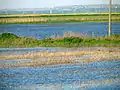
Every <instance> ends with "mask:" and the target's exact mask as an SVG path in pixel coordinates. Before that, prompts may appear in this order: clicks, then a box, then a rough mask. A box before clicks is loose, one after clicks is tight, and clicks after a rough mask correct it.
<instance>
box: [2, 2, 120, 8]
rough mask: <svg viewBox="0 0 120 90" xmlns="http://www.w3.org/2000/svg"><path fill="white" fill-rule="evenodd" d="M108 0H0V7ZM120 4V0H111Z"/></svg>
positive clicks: (29, 6) (60, 4) (78, 3)
mask: <svg viewBox="0 0 120 90" xmlns="http://www.w3.org/2000/svg"><path fill="white" fill-rule="evenodd" d="M108 2H109V0H0V9H17V8H48V7H55V6H66V5H88V4H107V3H108ZM113 4H120V0H113Z"/></svg>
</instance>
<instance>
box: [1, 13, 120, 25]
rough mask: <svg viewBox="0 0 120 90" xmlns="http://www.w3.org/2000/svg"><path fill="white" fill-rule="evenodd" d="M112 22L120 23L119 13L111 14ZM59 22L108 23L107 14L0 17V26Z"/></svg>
mask: <svg viewBox="0 0 120 90" xmlns="http://www.w3.org/2000/svg"><path fill="white" fill-rule="evenodd" d="M112 21H113V22H120V13H112ZM61 22H108V13H89V14H88V13H85V14H20V15H19V14H18V15H0V24H41V23H61Z"/></svg>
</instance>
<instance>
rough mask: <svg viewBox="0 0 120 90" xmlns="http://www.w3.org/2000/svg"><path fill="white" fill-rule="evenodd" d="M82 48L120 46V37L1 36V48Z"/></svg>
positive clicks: (6, 34) (5, 34)
mask: <svg viewBox="0 0 120 90" xmlns="http://www.w3.org/2000/svg"><path fill="white" fill-rule="evenodd" d="M82 46H106V47H107V46H120V35H112V36H110V37H108V36H102V37H99V38H89V37H87V38H82V37H73V36H71V37H61V38H57V39H51V38H48V39H43V40H37V39H35V38H26V37H18V36H16V35H14V34H12V33H3V34H0V47H1V48H11V47H13V48H15V47H19V48H20V47H82Z"/></svg>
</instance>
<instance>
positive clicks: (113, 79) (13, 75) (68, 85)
mask: <svg viewBox="0 0 120 90" xmlns="http://www.w3.org/2000/svg"><path fill="white" fill-rule="evenodd" d="M0 81H1V82H0V89H1V90H81V89H82V90H101V89H102V90H110V89H112V90H119V89H120V60H114V61H113V60H110V61H102V62H93V63H84V64H71V65H57V66H45V67H44V66H43V67H17V68H16V67H13V68H0Z"/></svg>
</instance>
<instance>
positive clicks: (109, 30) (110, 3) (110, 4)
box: [108, 0, 112, 36]
mask: <svg viewBox="0 0 120 90" xmlns="http://www.w3.org/2000/svg"><path fill="white" fill-rule="evenodd" d="M111 7H112V0H109V22H108V23H109V24H108V36H110V35H111Z"/></svg>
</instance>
